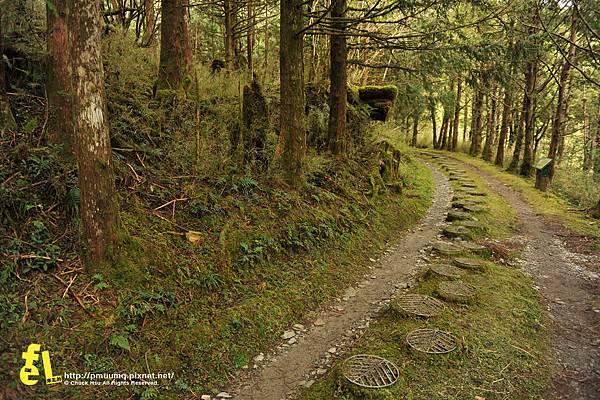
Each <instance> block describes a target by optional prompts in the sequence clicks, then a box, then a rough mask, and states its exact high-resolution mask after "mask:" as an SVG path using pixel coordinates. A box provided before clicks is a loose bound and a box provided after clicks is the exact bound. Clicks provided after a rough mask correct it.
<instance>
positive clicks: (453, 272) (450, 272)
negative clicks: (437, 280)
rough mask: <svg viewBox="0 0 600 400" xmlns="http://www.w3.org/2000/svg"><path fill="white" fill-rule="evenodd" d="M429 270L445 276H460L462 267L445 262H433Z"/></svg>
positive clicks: (455, 277)
mask: <svg viewBox="0 0 600 400" xmlns="http://www.w3.org/2000/svg"><path fill="white" fill-rule="evenodd" d="M429 269H430V270H431V272H433V273H435V274H437V275H440V276H443V277H445V278H454V279H457V278H460V277H461V276H462V275H463V274H464V272H463V270H462V269H460V268H457V267H454V266H452V265H447V264H435V265H432V266H431V267H429Z"/></svg>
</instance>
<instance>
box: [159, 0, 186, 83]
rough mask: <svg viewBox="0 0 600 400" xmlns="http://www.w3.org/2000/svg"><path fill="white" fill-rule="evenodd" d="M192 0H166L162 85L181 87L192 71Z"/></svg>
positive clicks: (161, 57)
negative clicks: (189, 28) (189, 9)
mask: <svg viewBox="0 0 600 400" xmlns="http://www.w3.org/2000/svg"><path fill="white" fill-rule="evenodd" d="M187 5H188V0H163V1H162V11H161V12H162V22H161V28H160V32H161V34H160V65H159V71H158V82H157V88H158V89H179V88H180V87H181V85H182V83H183V79H184V78H185V77H186V76H187V75H189V74H191V71H192V50H191V46H190V35H189V30H188V12H187Z"/></svg>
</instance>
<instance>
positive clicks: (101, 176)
mask: <svg viewBox="0 0 600 400" xmlns="http://www.w3.org/2000/svg"><path fill="white" fill-rule="evenodd" d="M68 7H69V9H70V10H77V12H73V13H72V15H70V16H69V22H70V25H69V27H68V31H69V36H70V41H69V42H70V49H69V57H70V64H71V71H72V72H73V88H74V97H73V117H74V130H73V148H74V150H75V151H74V153H75V158H76V160H77V167H78V173H79V187H80V190H81V220H82V225H83V231H84V238H85V243H86V245H87V248H88V251H89V256H90V261H91V262H92V263H94V264H95V263H100V262H104V261H107V260H108V259H109V258H110V256H111V255H112V253H113V252H114V246H115V244H116V238H117V220H118V217H117V203H116V190H115V182H114V175H113V166H112V160H111V147H110V137H109V132H108V121H107V118H106V101H105V95H104V70H103V66H102V55H101V42H100V27H101V21H100V12H99V4H98V2H95V1H87V0H69V3H68Z"/></svg>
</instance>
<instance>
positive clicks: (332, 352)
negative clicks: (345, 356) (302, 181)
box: [327, 347, 337, 354]
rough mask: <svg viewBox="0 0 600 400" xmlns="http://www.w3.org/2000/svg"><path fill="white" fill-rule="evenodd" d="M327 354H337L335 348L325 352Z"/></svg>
mask: <svg viewBox="0 0 600 400" xmlns="http://www.w3.org/2000/svg"><path fill="white" fill-rule="evenodd" d="M327 352H328V353H329V354H335V353H337V348H335V347H332V348H330V349H329V350H327Z"/></svg>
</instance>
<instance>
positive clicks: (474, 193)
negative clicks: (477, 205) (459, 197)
mask: <svg viewBox="0 0 600 400" xmlns="http://www.w3.org/2000/svg"><path fill="white" fill-rule="evenodd" d="M467 194H468V195H470V196H487V193H485V192H480V191H478V190H471V191H469V192H467Z"/></svg>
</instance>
